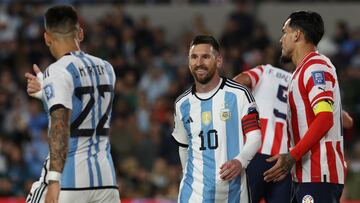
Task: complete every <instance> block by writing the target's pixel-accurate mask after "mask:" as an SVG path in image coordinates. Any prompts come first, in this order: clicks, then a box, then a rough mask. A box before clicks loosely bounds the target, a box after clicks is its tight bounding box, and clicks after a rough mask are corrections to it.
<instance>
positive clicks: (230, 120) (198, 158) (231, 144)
mask: <svg viewBox="0 0 360 203" xmlns="http://www.w3.org/2000/svg"><path fill="white" fill-rule="evenodd" d="M252 111H257V107H256V103H255V100H254V98H253V96H252V95H251V93H250V92H249V90H248V89H246V88H245V87H244V86H242V85H240V84H238V83H236V82H234V81H232V80H229V79H226V78H222V82H221V85H220V86H219V88H218V90H217V91H216V92H215V93H214V94H213V95H211V96H210V97H209V98H207V99H201V98H199V97H198V96H197V95H196V93H195V89H194V87H192V88H190V89H189V90H187V91H185V92H184V93H183V94H182V95H180V96H179V98H178V99H177V100H176V102H175V118H174V120H175V128H174V131H173V137H174V139H175V140H176V142H178V144H179V145H180V146H185V147H186V146H188V149H187V150H188V158H187V162H186V165H185V167H184V171H183V178H182V181H181V184H180V191H179V197H178V200H179V202H181V203H183V202H219V203H220V202H221V203H224V202H240V201H241V202H242V203H243V202H248V201H249V197H248V192H247V184H246V175H245V172H244V171H243V172H242V174H241V175H240V176H239V177H237V178H236V179H234V180H232V181H224V180H222V179H221V178H220V174H219V172H220V166H221V165H222V164H223V163H225V162H226V161H228V160H232V159H234V158H235V157H237V156H238V155H239V154H240V152H241V150H242V147H243V145H244V143H245V137H244V133H243V127H244V126H243V124H242V118H244V116H246V115H248V113H249V112H252ZM250 127H251V126H250Z"/></svg>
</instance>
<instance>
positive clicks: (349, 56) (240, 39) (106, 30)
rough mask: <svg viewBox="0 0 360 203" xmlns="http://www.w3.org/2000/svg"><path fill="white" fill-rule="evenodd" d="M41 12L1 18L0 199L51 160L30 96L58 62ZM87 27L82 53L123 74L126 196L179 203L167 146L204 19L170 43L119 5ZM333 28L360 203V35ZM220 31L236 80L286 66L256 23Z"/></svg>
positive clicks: (119, 160) (177, 174)
mask: <svg viewBox="0 0 360 203" xmlns="http://www.w3.org/2000/svg"><path fill="white" fill-rule="evenodd" d="M38 10H40V6H39V5H27V4H23V3H19V2H16V1H14V3H11V4H8V6H7V9H6V12H2V13H0V64H1V69H0V197H1V196H19V197H24V196H25V195H26V194H27V193H28V191H29V189H30V186H31V183H32V182H33V181H34V180H35V179H36V178H38V177H39V175H40V174H39V172H40V171H41V167H42V164H43V161H44V160H45V158H46V156H47V153H48V144H47V127H48V126H47V125H48V118H47V116H46V114H45V112H44V110H43V107H42V103H41V102H40V101H38V100H36V99H33V98H30V97H28V96H27V94H26V81H25V79H24V73H25V72H28V71H31V68H32V64H34V63H36V64H38V65H39V67H41V68H42V69H44V68H45V67H47V66H48V65H49V64H50V63H51V62H52V61H53V60H54V59H53V58H52V57H51V56H50V53H49V51H48V50H47V48H46V47H45V45H44V43H43V31H44V30H43V20H42V15H41V14H42V12H37V11H38ZM82 22H83V25H82V26H83V27H84V29H85V30H86V33H87V34H86V36H85V41H84V42H83V44H82V49H83V50H84V51H86V52H88V53H90V54H96V55H97V56H99V57H101V58H104V59H107V60H108V61H109V62H110V63H111V64H112V65H113V67H114V69H115V73H116V76H117V81H116V88H115V92H116V93H115V100H114V104H113V113H112V129H111V144H112V146H111V147H112V154H113V159H114V161H115V166H116V168H117V175H118V183H119V185H120V194H121V198H146V197H160V198H166V199H176V197H177V192H178V185H179V181H180V178H181V165H180V161H179V158H178V147H177V145H176V144H175V143H174V142H173V141H172V138H171V132H172V130H173V113H174V109H173V102H174V101H175V99H176V98H177V96H178V95H179V94H180V93H181V92H183V91H184V90H185V89H187V88H188V87H189V84H190V83H191V81H192V78H191V75H190V74H189V71H188V67H187V58H186V56H187V51H188V47H187V46H188V44H189V42H190V40H191V39H192V37H193V36H194V35H196V34H211V33H210V32H209V29H208V28H207V27H206V25H205V23H204V19H203V18H202V17H201V16H196V17H195V18H194V20H193V22H194V23H193V27H192V29H190V30H184V32H183V33H179V36H178V40H176V41H167V40H166V39H167V31H166V30H165V29H164V28H162V27H154V26H152V25H151V24H152V23H151V22H150V20H149V18H148V17H146V16H143V17H142V18H141V19H136V20H135V19H134V18H133V17H132V16H131V15H129V14H127V13H126V12H125V11H124V7H123V6H122V5H116V6H114V7H113V12H112V13H111V14H104V16H102V17H101V18H100V19H99V20H97V21H96V22H93V23H92V24H87V23H86V22H85V21H84V20H83V21H82ZM279 26H280V23H279ZM336 28H337V29H336V35H335V36H332V38H329V39H328V40H326V41H324V42H323V43H321V45H320V47H319V48H320V51H326V52H327V55H328V56H330V57H331V58H332V61H333V62H334V63H335V64H334V65H335V67H336V68H337V71H338V76H339V81H340V88H341V91H342V97H343V99H342V100H343V107H344V109H345V110H347V111H348V112H350V114H351V116H352V117H353V118H354V121H355V123H354V127H353V128H352V129H349V130H345V134H344V136H345V145H346V146H345V151H346V153H345V155H346V160H347V162H348V175H347V182H346V185H345V192H344V193H345V194H344V197H345V198H346V199H360V194H359V193H358V191H357V187H356V185H357V186H359V185H360V137H359V133H360V125H359V119H360V100H359V98H360V90H359V89H357V88H356V87H358V86H360V27H355V28H350V27H348V25H347V23H346V22H344V21H338V23H337V25H336ZM221 33H222V34H221V35H220V36H218V39H219V41H220V42H221V45H222V48H223V55H224V56H225V60H224V61H226V64H225V66H224V69H223V75H226V76H229V77H233V76H234V75H236V74H238V73H240V72H241V71H244V70H248V69H249V68H251V67H254V66H256V65H258V64H268V63H269V64H273V65H275V66H281V65H280V64H279V63H278V58H279V54H280V49H279V43H278V41H272V40H271V38H270V37H269V35H268V34H267V32H266V25H264V24H262V23H261V22H259V21H257V19H256V16H255V15H253V14H250V13H246V12H244V11H241V10H234V12H232V13H230V14H229V16H228V19H227V22H226V23H225V24H224V28H223V30H222V32H221ZM330 47H331V49H330ZM321 48H323V50H322V49H321Z"/></svg>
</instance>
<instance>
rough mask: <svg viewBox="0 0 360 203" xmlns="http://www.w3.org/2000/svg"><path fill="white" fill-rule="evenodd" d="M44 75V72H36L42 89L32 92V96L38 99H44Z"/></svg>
mask: <svg viewBox="0 0 360 203" xmlns="http://www.w3.org/2000/svg"><path fill="white" fill-rule="evenodd" d="M43 75H44V74H43V73H42V72H38V73H37V74H36V77H37V80H38V82H39V83H40V87H41V90H40V91H37V92H35V93H32V94H30V96H32V97H34V98H37V99H40V100H42V91H43V90H42V86H43Z"/></svg>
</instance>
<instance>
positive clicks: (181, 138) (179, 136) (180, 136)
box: [172, 107, 189, 170]
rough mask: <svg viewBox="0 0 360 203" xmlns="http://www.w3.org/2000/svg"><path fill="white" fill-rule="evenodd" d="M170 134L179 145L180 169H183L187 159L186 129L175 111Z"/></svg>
mask: <svg viewBox="0 0 360 203" xmlns="http://www.w3.org/2000/svg"><path fill="white" fill-rule="evenodd" d="M175 108H176V107H175ZM172 136H173V137H172V138H173V140H174V141H175V143H176V144H177V145H178V146H179V157H180V162H181V166H182V169H183V170H184V169H185V166H186V163H187V159H188V147H189V145H188V138H187V134H186V130H185V127H184V125H183V122H182V121H181V119H180V118H179V113H175V115H174V131H173V133H172Z"/></svg>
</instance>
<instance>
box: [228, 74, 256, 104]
mask: <svg viewBox="0 0 360 203" xmlns="http://www.w3.org/2000/svg"><path fill="white" fill-rule="evenodd" d="M224 80H225V82H224V87H223V89H224V91H228V92H232V93H234V94H236V95H240V96H245V97H246V98H247V100H248V101H249V103H251V102H254V101H255V99H254V97H253V95H252V94H251V91H250V90H249V89H248V88H247V87H246V86H245V85H242V84H239V83H237V82H236V81H234V80H232V79H229V78H224Z"/></svg>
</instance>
